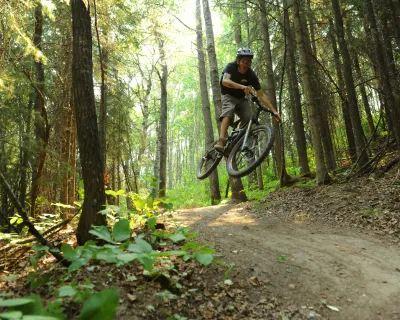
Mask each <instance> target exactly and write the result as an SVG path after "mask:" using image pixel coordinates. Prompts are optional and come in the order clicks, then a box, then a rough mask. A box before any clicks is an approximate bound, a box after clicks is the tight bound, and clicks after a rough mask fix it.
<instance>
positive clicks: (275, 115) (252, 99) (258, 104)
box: [250, 93, 279, 121]
mask: <svg viewBox="0 0 400 320" xmlns="http://www.w3.org/2000/svg"><path fill="white" fill-rule="evenodd" d="M250 95H251V101H253V102H255V103H256V104H257V106H258V107H259V108H260V109H261V110H263V111H265V112H269V113H270V114H272V115H273V117H274V118H275V119H276V120H277V121H279V118H278V115H277V114H275V112H272V111H271V110H269V109H268V108H267V107H265V106H263V105H262V104H261V102H260V100H259V99H258V97H257V96H256V95H255V94H253V93H250Z"/></svg>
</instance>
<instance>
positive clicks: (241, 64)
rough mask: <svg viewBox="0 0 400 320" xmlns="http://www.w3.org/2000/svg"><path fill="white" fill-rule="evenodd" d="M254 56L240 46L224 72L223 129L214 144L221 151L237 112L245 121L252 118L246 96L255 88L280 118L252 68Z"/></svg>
mask: <svg viewBox="0 0 400 320" xmlns="http://www.w3.org/2000/svg"><path fill="white" fill-rule="evenodd" d="M253 57H254V54H253V52H252V51H251V50H250V49H249V48H240V49H239V50H238V51H237V54H236V60H235V61H234V62H230V63H228V64H227V65H226V67H225V69H224V71H223V72H222V77H221V80H220V87H221V94H222V113H221V116H220V121H221V130H220V136H219V139H218V142H217V144H216V145H215V146H214V148H215V149H216V150H218V151H219V152H223V151H224V148H225V144H226V134H227V131H228V127H229V125H230V123H231V121H233V119H234V115H235V114H237V115H238V116H239V118H240V119H241V120H242V121H243V123H246V122H248V121H249V120H250V119H251V117H252V110H251V105H250V100H249V99H247V97H246V96H247V95H248V94H250V93H252V92H253V88H254V90H255V91H256V92H257V95H258V97H259V98H260V100H261V101H262V103H263V104H264V105H265V106H266V107H267V108H268V109H269V110H271V111H272V112H273V114H274V115H275V118H276V119H277V120H280V115H279V113H278V112H277V111H276V110H275V108H274V107H273V106H272V104H271V102H270V101H269V99H268V97H267V96H266V95H265V94H264V92H263V91H262V90H261V85H260V81H259V80H258V77H257V75H256V74H255V73H254V71H253V70H252V69H251V68H250V66H251V61H252V59H253Z"/></svg>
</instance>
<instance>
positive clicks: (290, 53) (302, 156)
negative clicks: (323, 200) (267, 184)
mask: <svg viewBox="0 0 400 320" xmlns="http://www.w3.org/2000/svg"><path fill="white" fill-rule="evenodd" d="M284 10H285V12H284V24H285V31H286V38H287V40H286V45H287V57H288V59H287V63H288V67H287V74H288V78H289V79H288V82H289V91H290V93H291V98H292V104H291V108H290V111H291V114H292V118H293V127H294V133H295V141H296V150H297V155H298V157H299V165H300V174H301V175H303V176H307V175H310V167H309V165H308V156H307V143H306V136H305V133H304V119H303V112H302V106H301V97H300V90H299V84H298V80H297V72H296V58H295V54H294V52H295V49H294V42H293V38H292V34H293V33H292V32H291V26H290V21H289V13H288V5H287V0H284Z"/></svg>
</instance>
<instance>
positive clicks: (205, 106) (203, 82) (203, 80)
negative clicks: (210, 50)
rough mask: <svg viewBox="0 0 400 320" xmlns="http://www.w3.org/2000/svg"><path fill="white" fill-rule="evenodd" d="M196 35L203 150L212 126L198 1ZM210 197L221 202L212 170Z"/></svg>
mask: <svg viewBox="0 0 400 320" xmlns="http://www.w3.org/2000/svg"><path fill="white" fill-rule="evenodd" d="M196 34H197V37H196V39H197V59H198V68H199V81H200V93H201V105H202V111H203V119H204V126H205V138H206V139H205V150H207V149H208V148H209V147H210V145H211V144H212V143H213V142H214V133H213V125H212V120H211V110H210V99H209V96H208V88H207V76H206V62H205V57H204V51H203V28H202V26H201V6H200V0H196ZM210 195H211V204H212V205H214V204H215V201H219V200H221V193H220V190H219V179H218V171H217V170H214V171H213V172H212V173H211V175H210Z"/></svg>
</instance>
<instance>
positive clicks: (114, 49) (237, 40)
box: [0, 0, 400, 233]
mask: <svg viewBox="0 0 400 320" xmlns="http://www.w3.org/2000/svg"><path fill="white" fill-rule="evenodd" d="M0 7H1V9H0V18H1V31H0V108H1V112H0V148H1V152H0V172H1V176H2V182H3V183H2V186H3V187H2V189H1V191H0V195H1V215H0V224H1V225H3V226H4V228H5V229H8V230H10V228H12V227H11V226H10V225H9V223H8V222H9V221H10V217H13V216H14V215H15V203H16V201H18V202H19V203H20V204H21V205H22V209H24V210H25V211H26V212H28V213H29V216H31V217H32V218H35V217H37V216H39V215H42V214H56V215H57V216H59V218H62V219H66V218H67V217H68V215H69V214H72V212H73V210H74V209H73V207H75V205H76V203H77V202H79V201H81V200H82V199H83V197H85V199H86V200H88V201H87V202H89V199H91V198H93V197H95V196H94V195H92V194H90V192H89V191H90V190H95V191H96V190H97V191H96V192H94V193H98V194H101V193H104V186H103V187H102V186H100V187H99V185H103V184H105V188H107V189H109V190H114V191H115V192H117V191H118V190H125V191H126V192H128V193H129V192H131V193H133V194H149V193H151V194H153V195H158V196H160V198H161V199H163V200H162V201H164V202H165V205H168V204H169V203H170V202H172V203H173V204H174V205H175V206H200V205H206V204H210V203H216V201H219V200H220V199H221V198H223V197H227V196H229V194H231V196H232V198H235V197H236V198H239V199H245V198H246V193H249V192H257V190H258V191H259V190H263V189H266V188H269V187H271V188H273V187H276V186H277V185H279V184H281V185H285V184H287V183H288V181H290V180H291V177H293V176H299V175H303V176H314V174H315V179H316V182H317V183H325V182H329V181H330V180H331V179H332V177H333V176H334V174H335V170H336V169H337V168H340V167H343V166H349V165H353V170H360V171H362V170H366V169H367V168H368V167H370V166H371V164H372V162H373V161H375V162H376V161H377V160H379V157H380V156H381V155H382V150H384V148H385V147H387V146H393V145H394V146H396V145H397V146H399V145H400V107H399V106H400V74H399V63H400V62H399V58H400V1H399V0H364V1H357V0H348V1H344V0H341V1H339V0H331V1H328V0H318V1H317V0H314V1H313V0H292V1H289V0H282V1H281V0H279V1H264V0H257V1H236V0H235V1H228V2H224V1H211V2H209V3H208V1H207V0H203V1H202V2H200V1H196V3H195V1H192V2H189V1H183V2H176V3H175V2H173V1H163V2H157V1H146V0H144V1H130V0H103V1H97V2H96V1H82V0H79V1H78V0H74V1H71V3H69V2H68V1H61V0H52V1H49V0H47V1H44V0H42V1H33V0H27V1H8V0H1V1H0ZM71 13H72V15H71ZM71 16H72V19H71ZM85 19H86V20H85ZM82 21H86V25H85V24H80V23H81V22H82ZM85 26H86V27H85ZM87 26H89V28H87ZM77 39H79V41H78V40H77ZM85 41H86V42H85ZM85 45H86V48H89V49H88V50H86V51H85V50H81V49H82V48H85ZM241 46H246V47H250V48H251V49H252V50H253V51H254V52H255V59H254V62H253V66H252V67H253V69H254V70H255V71H256V73H257V74H258V76H259V78H260V80H261V82H262V87H263V90H264V92H265V93H266V94H267V95H268V96H269V97H270V99H271V101H272V102H273V103H274V104H275V105H276V106H277V108H278V109H279V112H280V113H281V114H282V118H283V121H282V122H281V124H278V123H277V122H276V121H274V123H271V125H272V126H273V127H274V130H275V132H276V133H278V132H279V133H280V136H279V138H277V139H276V141H275V146H274V150H273V152H272V154H271V155H270V157H269V159H268V160H267V161H265V163H264V164H263V165H262V166H261V170H258V171H257V173H256V174H255V175H258V179H257V178H256V177H255V176H254V177H253V176H250V177H248V178H243V179H242V181H240V180H238V179H232V178H231V179H229V177H228V176H227V173H226V170H225V168H224V167H223V166H220V167H219V169H218V172H216V173H215V174H213V175H212V176H211V177H210V179H207V180H205V181H198V180H197V179H196V177H195V171H196V166H197V162H198V160H199V159H200V157H201V155H202V153H203V152H204V150H205V146H206V145H208V144H210V142H212V141H213V140H214V137H216V133H217V121H216V119H217V118H218V115H219V113H220V110H221V105H220V104H221V101H220V93H219V89H218V80H219V77H220V75H221V71H222V69H223V68H224V66H225V64H226V63H228V62H231V61H233V60H234V58H235V53H236V50H237V49H238V48H239V47H241ZM85 59H86V60H85ZM82 61H83V63H82ZM81 63H82V64H81ZM91 65H93V68H91ZM87 75H89V80H88V81H84V78H85V77H86V76H87ZM91 82H92V84H91ZM91 106H93V108H94V109H93V110H91V109H90V108H91ZM93 121H95V122H93ZM265 121H266V122H269V121H271V120H269V119H265ZM93 123H95V125H94V126H93ZM277 137H278V135H277ZM78 147H79V148H78ZM80 164H81V165H80ZM85 177H86V179H85ZM84 180H85V181H84ZM228 181H230V186H231V190H232V191H231V193H228V191H229V189H228V187H227V185H228ZM84 182H85V185H84ZM96 188H97V189H96ZM243 191H244V192H243ZM115 192H114V193H112V192H108V193H107V194H108V196H107V202H108V204H116V205H119V206H122V207H128V208H129V207H132V206H133V204H132V201H130V200H129V199H130V198H129V197H128V198H122V197H121V198H120V197H119V196H118V194H117V193H115ZM120 194H121V193H120ZM221 194H222V196H221ZM102 199H104V201H105V198H102V197H99V198H96V201H97V202H102V201H103V200H102ZM125 199H127V200H126V201H125ZM96 201H94V202H96ZM104 201H103V202H104ZM91 202H93V201H91ZM12 203H14V205H12ZM54 204H58V205H57V206H54ZM60 204H63V206H62V205H60ZM68 205H69V207H68ZM99 205H100V206H101V205H102V204H99ZM84 210H89V209H88V208H86V209H85V208H84ZM89 211H90V210H89ZM7 221H8V222H7ZM88 221H89V226H90V222H96V221H93V218H90V219H89V220H88ZM97 223H99V224H102V223H104V221H97ZM81 228H82V229H81V231H82V232H83V233H84V232H86V231H87V227H85V226H81ZM85 228H86V229H85Z"/></svg>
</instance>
